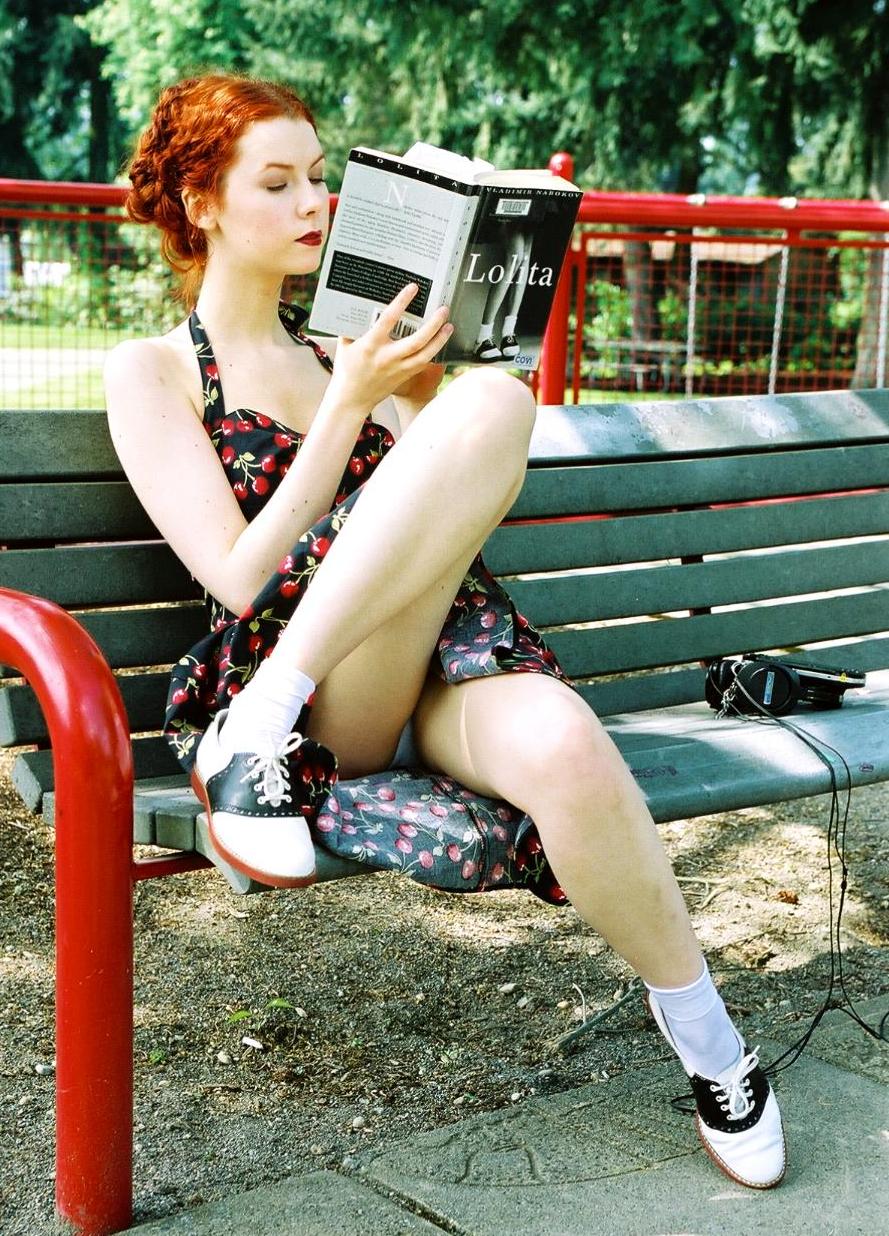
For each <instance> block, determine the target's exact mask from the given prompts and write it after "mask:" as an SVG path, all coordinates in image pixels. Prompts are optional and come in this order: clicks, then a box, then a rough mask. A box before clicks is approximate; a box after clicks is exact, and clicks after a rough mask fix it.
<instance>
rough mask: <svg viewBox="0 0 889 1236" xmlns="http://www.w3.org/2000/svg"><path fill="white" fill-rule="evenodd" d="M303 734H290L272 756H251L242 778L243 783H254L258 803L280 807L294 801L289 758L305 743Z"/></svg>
mask: <svg viewBox="0 0 889 1236" xmlns="http://www.w3.org/2000/svg"><path fill="white" fill-rule="evenodd" d="M305 741H306V740H305V738H304V737H303V736H302V734H299V733H296V732H295V731H294V733H292V734H288V735H287V737H286V738H285V739H284V741H283V742H282V743H281V745H280V747H278V749H277V750H276V751H273V752H272V753H271V754H266V755H262V754H258V755H251V756H250V758H249V759H248V761H247V764H248V769H247V772H245V773H244V775H243V777H242V778H241V780H242V781H252V782H253V783H254V785H253V788H254V790H256V791H257V799H256V801H257V802H258V803H260V804H262V805H263V806H265V804H266V803H271V805H272V806H273V807H280V806H281V803H289V802H291V801H292V799H291V797H290V794H289V792H288V791H289V790H290V768H289V766H288V764H287V757H288V756H289V755H292V754H293V753H294V751H297V750H298V749H299V748H300V747H301V746H302V744H303V743H304V742H305Z"/></svg>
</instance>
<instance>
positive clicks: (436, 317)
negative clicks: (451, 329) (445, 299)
mask: <svg viewBox="0 0 889 1236" xmlns="http://www.w3.org/2000/svg"><path fill="white" fill-rule="evenodd" d="M450 311H451V310H450V306H449V305H441V306H440V307H439V308H438V309H436V311H435V313H433V315H432V316H431V317H430V318H429V319H428V320H427V321H426V322H424V323H423V324H422V326H419V327H417V329H416V330H415V331H412V332H411V334H409V335H405V337H404V338H403V339H396V340H394V341H393V344H392V350H393V353H394V354H395V356H396V357H399V356H400V357H404V358H407V357H409V356H413V355H414V354H415V353H419V352H420V350H421V349H422V348H425V347H426V345H427V343H428V342H429V341H430V340H431V339H434V338H435V337H436V336H437V335H438V333H439V332H440V331H441V330H443V329H444V327H445V326H446V325H450V324H449V323H448V321H447V317H448V314H449V313H450Z"/></svg>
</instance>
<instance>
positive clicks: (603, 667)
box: [547, 585, 889, 678]
mask: <svg viewBox="0 0 889 1236" xmlns="http://www.w3.org/2000/svg"><path fill="white" fill-rule="evenodd" d="M887 590H889V585H884V586H883V587H881V588H878V589H874V590H873V591H869V592H867V593H861V594H856V595H851V596H839V597H822V598H819V599H818V600H815V601H799V602H797V603H795V604H790V605H773V606H763V607H758V606H753V607H751V608H749V609H743V610H732V611H730V612H729V613H722V614H701V615H698V616H696V617H692V618H662V619H656V620H655V621H654V622H630V623H618V624H615V625H614V626H607V627H598V628H592V629H589V628H587V629H583V630H578V631H550V632H548V633H547V641H548V642H549V644H550V645H551V647H552V649H553V651H554V652H555V654H556V656H557V657H558V658H559V660H560V661H561V663H562V665H563V666H564V668H565V671H566V673H568V674H569V675H570V676H571V677H572V678H575V677H580V678H587V677H592V676H593V675H596V674H616V673H622V672H628V671H630V670H633V669H649V668H654V667H656V666H659V665H670V664H673V665H683V664H686V663H687V662H690V661H698V660H702V659H705V658H709V657H714V656H720V655H723V654H726V653H730V652H748V651H761V650H762V649H764V648H792V647H794V646H795V645H799V644H812V643H816V642H819V641H821V640H829V639H835V638H847V637H849V636H852V635H869V634H875V633H878V632H880V633H881V632H883V631H885V630H886V629H887V626H889V621H887V613H889V606H887V599H889V592H887ZM816 659H817V658H816Z"/></svg>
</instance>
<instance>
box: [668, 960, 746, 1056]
mask: <svg viewBox="0 0 889 1236" xmlns="http://www.w3.org/2000/svg"><path fill="white" fill-rule="evenodd" d="M645 986H646V987H647V988H648V990H649V991H650V992H651V993H652V994H653V995H654V996H655V997H656V998H657V1002H658V1004H659V1005H660V1007H661V1010H662V1012H663V1014H664V1017H665V1018H666V1020H667V1024H668V1026H669V1027H670V1033H671V1034H672V1035H673V1038H674V1040H675V1043H676V1046H677V1048H678V1049H679V1052H680V1053H681V1055H682V1057H683V1059H684V1061H685V1063H686V1064H687V1065H688V1066H689V1067H690V1068H691V1069H693V1070H694V1072H695V1073H697V1074H699V1076H701V1077H710V1078H712V1079H714V1080H715V1079H716V1078H717V1077H718V1076H719V1074H720V1073H723V1072H724V1071H725V1070H726V1069H728V1068H730V1067H731V1066H732V1065H733V1064H737V1062H738V1060H739V1059H740V1058H741V1045H740V1043H739V1041H738V1037H739V1036H738V1032H737V1030H735V1027H734V1025H733V1023H732V1019H731V1018H730V1017H729V1015H728V1012H727V1010H726V1007H725V1005H724V1004H723V1001H722V996H721V995H720V994H719V992H718V991H717V990H716V988H715V987H714V986H713V979H712V978H711V977H710V971H709V970H708V969H707V965H706V963H705V964H704V971H703V973H702V974H701V976H700V978H698V979H695V981H694V982H693V983H689V985H688V986H687V987H652V986H651V984H650V983H646V984H645Z"/></svg>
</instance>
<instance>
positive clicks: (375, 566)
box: [273, 370, 535, 778]
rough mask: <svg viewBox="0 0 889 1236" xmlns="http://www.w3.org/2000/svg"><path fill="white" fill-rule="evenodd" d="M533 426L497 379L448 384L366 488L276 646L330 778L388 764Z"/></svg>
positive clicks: (521, 394)
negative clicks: (305, 693)
mask: <svg viewBox="0 0 889 1236" xmlns="http://www.w3.org/2000/svg"><path fill="white" fill-rule="evenodd" d="M534 414H535V410H534V403H533V399H532V398H531V395H530V392H529V391H528V390H527V388H526V387H525V386H523V385H522V384H521V383H520V382H518V381H517V380H516V379H515V378H512V377H510V376H509V375H508V374H504V373H499V372H497V371H479V370H476V371H475V372H473V373H470V374H466V375H464V376H462V377H460V378H457V379H455V381H454V382H452V383H451V384H450V386H448V387H447V388H446V389H445V391H444V392H442V394H441V395H439V396H437V397H436V398H435V399H434V400H432V401H431V402H430V403H429V404H428V405H427V407H426V408H424V409H423V411H422V412H421V413H420V415H419V416H418V417H417V419H416V420H415V421H414V422H413V424H412V425H411V426H410V428H409V429H408V431H407V432H406V433H405V435H404V437H403V438H402V439H401V441H399V442H398V443H397V444H396V446H395V448H394V450H392V451H391V452H390V453H389V454H388V455H387V456H386V458H385V459H384V460H383V461H382V463H381V464H380V465H379V467H378V468H377V470H376V472H375V473H374V475H373V476H372V477H371V478H370V480H369V481H367V482H366V485H365V487H364V489H363V490H362V493H361V497H360V498H359V500H358V501H357V503H356V504H355V506H354V508H353V509H352V512H351V513H350V515H349V517H348V519H347V521H346V524H345V526H344V528H343V529H342V530H341V531H340V533H339V534H338V535H337V538H336V540H335V541H334V543H333V545H332V546H331V548H330V550H329V552H328V554H327V556H326V557H325V559H324V561H323V562H322V564H321V566H320V567H319V568H318V571H317V572H316V574H315V576H314V578H313V580H312V582H311V584H310V585H309V587H308V589H307V590H306V594H305V596H304V597H303V599H302V601H301V602H300V604H299V606H298V608H297V610H296V612H295V614H294V616H293V618H291V620H290V623H289V624H288V629H287V631H286V632H285V633H284V635H282V644H283V642H284V640H285V639H286V642H287V649H286V651H287V656H288V657H289V658H290V659H291V660H292V662H293V663H294V664H296V665H298V666H299V667H300V668H301V669H302V670H303V671H304V672H305V673H307V674H309V675H310V676H311V677H312V678H313V679H314V680H315V681H316V682H317V683H318V684H319V685H318V690H317V692H316V695H315V703H314V705H313V708H312V712H311V715H310V718H309V724H308V734H309V736H310V737H312V738H314V739H316V740H317V741H319V742H321V743H323V744H324V746H326V747H329V748H330V749H331V750H332V751H334V752H335V753H336V755H337V759H338V761H339V766H340V775H341V776H342V777H344V778H347V777H354V776H358V775H361V774H364V773H367V772H372V771H378V770H380V769H382V768H385V767H387V766H388V764H389V762H390V760H391V758H392V756H393V754H394V752H395V748H396V745H397V742H398V738H399V735H400V733H401V730H402V728H403V726H404V724H405V722H406V721H407V720H408V718H409V717H410V716H411V714H412V712H413V710H414V708H415V706H416V703H417V700H418V699H419V697H420V693H421V692H422V690H423V684H424V682H425V679H426V674H427V670H428V667H429V659H430V657H431V655H432V653H433V652H434V650H435V645H436V641H437V639H438V636H439V634H440V632H441V628H442V625H443V623H444V620H445V618H446V616H447V613H448V611H449V609H450V607H451V604H452V603H453V600H454V597H455V596H456V594H457V592H458V591H459V589H460V585H461V583H462V581H463V578H464V576H465V574H466V570H467V568H468V567H469V565H470V563H471V562H472V560H473V558H474V557H475V556H476V554H477V553H478V552H479V550H480V548H481V547H482V545H483V544H484V542H485V540H486V539H487V537H488V536H489V534H490V533H491V532H492V531H493V529H494V528H496V527H497V525H498V524H499V523H500V521H501V520H502V519H503V517H504V515H505V514H506V513H507V511H508V510H509V508H510V507H511V506H512V504H513V502H514V501H515V498H516V495H517V494H518V491H519V489H520V488H521V484H522V480H523V478H524V473H525V468H526V465H527V457H528V443H529V439H530V434H531V429H532V427H533V423H534ZM278 652H279V649H276V650H275V653H274V654H273V655H274V656H277V655H278Z"/></svg>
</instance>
